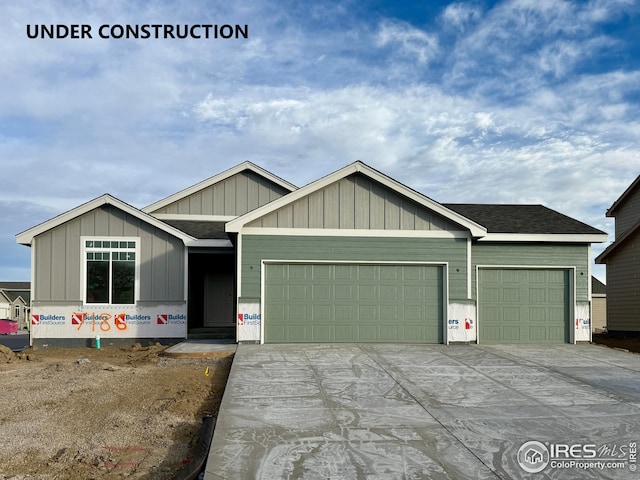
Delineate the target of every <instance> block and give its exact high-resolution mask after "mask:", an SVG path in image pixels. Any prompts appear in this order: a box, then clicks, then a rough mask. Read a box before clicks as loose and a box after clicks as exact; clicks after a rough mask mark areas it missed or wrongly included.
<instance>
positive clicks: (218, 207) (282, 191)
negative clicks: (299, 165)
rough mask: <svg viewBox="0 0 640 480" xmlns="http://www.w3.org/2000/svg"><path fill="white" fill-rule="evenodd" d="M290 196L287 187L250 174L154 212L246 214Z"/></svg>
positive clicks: (237, 175) (229, 179) (223, 181)
mask: <svg viewBox="0 0 640 480" xmlns="http://www.w3.org/2000/svg"><path fill="white" fill-rule="evenodd" d="M287 193H289V190H287V189H286V188H284V187H281V186H280V185H278V184H277V183H274V182H272V181H271V180H267V179H266V178H264V177H261V176H260V175H257V174H255V173H253V172H251V171H244V172H240V173H237V174H235V175H232V176H231V177H229V178H226V179H224V180H222V181H220V182H218V183H215V184H213V185H210V186H208V187H205V188H203V189H202V190H200V191H198V192H195V193H192V194H191V195H188V196H186V197H184V198H182V199H180V200H176V201H175V202H173V203H171V204H169V205H167V206H165V207H162V208H159V209H157V210H155V211H153V213H167V214H184V215H233V216H238V215H243V214H245V213H247V212H249V211H251V210H254V209H256V208H258V207H260V206H262V205H264V204H265V203H269V202H271V201H273V200H275V199H277V198H280V197H282V196H283V195H286V194H287Z"/></svg>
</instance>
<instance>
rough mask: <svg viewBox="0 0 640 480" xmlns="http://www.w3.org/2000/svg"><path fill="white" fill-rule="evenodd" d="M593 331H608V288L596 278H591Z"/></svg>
mask: <svg viewBox="0 0 640 480" xmlns="http://www.w3.org/2000/svg"><path fill="white" fill-rule="evenodd" d="M591 331H592V332H593V333H602V332H606V331H607V286H606V285H605V284H604V283H602V282H601V281H600V280H598V279H597V278H596V277H592V278H591Z"/></svg>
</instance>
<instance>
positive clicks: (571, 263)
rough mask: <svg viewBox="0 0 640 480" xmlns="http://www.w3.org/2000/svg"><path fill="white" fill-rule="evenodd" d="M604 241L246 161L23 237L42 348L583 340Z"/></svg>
mask: <svg viewBox="0 0 640 480" xmlns="http://www.w3.org/2000/svg"><path fill="white" fill-rule="evenodd" d="M606 238H607V236H606V234H605V233H604V232H602V231H600V230H597V229H595V228H593V227H590V226H588V225H586V224H584V223H582V222H579V221H577V220H574V219H572V218H569V217H567V216H565V215H562V214H560V213H558V212H555V211H553V210H550V209H548V208H546V207H544V206H542V205H475V204H440V203H438V202H436V201H434V200H432V199H430V198H428V197H426V196H424V195H422V194H420V193H418V192H416V191H415V190H412V189H410V188H408V187H407V186H405V185H403V184H401V183H399V182H397V181H396V180H394V179H392V178H390V177H388V176H386V175H384V174H382V173H380V172H379V171H377V170H375V169H373V168H371V167H369V166H367V165H365V164H364V163H362V162H355V163H353V164H350V165H347V166H346V167H344V168H342V169H340V170H338V171H336V172H333V173H331V174H329V175H327V176H325V177H323V178H321V179H319V180H316V181H315V182H312V183H310V184H308V185H306V186H304V187H302V188H299V189H298V188H296V187H295V186H294V185H292V184H290V183H288V182H286V181H285V180H282V179H281V178H279V177H277V176H275V175H273V174H271V173H269V172H267V171H266V170H263V169H262V168H260V167H257V166H256V165H253V164H252V163H249V162H245V163H242V164H240V165H238V166H236V167H233V168H231V169H229V170H227V171H225V172H223V173H221V174H219V175H216V176H214V177H211V178H209V179H207V180H205V181H203V182H201V183H199V184H197V185H194V186H192V187H189V188H187V189H185V190H182V191H180V192H178V193H176V194H174V195H171V196H169V197H167V198H165V199H163V200H160V201H158V202H156V203H154V204H152V205H149V206H148V207H146V208H143V209H137V208H134V207H132V206H131V205H128V204H126V203H124V202H122V201H120V200H118V199H116V198H114V197H112V196H110V195H103V196H101V197H98V198H96V199H94V200H91V201H90V202H87V203H85V204H83V205H80V206H78V207H76V208H74V209H72V210H70V211H68V212H65V213H63V214H61V215H59V216H57V217H55V218H52V219H51V220H49V221H47V222H44V223H42V224H40V225H37V226H35V227H33V228H31V229H29V230H27V231H25V232H22V233H20V234H18V235H17V241H18V242H19V243H21V244H24V245H29V246H30V247H31V249H32V266H33V267H32V268H33V272H32V275H33V281H32V285H33V289H32V298H33V301H32V308H33V311H32V316H31V319H32V320H31V322H32V339H33V342H34V345H36V346H37V345H38V344H42V343H46V344H49V345H55V344H62V345H73V344H75V345H86V344H88V343H89V342H90V341H91V339H92V338H93V337H94V336H96V335H100V336H102V337H107V338H109V339H113V340H116V339H125V340H126V339H137V340H144V339H157V338H164V339H179V338H185V337H187V336H188V335H189V334H190V333H193V332H202V331H209V332H216V331H218V332H220V331H222V330H224V329H227V330H229V329H230V330H231V331H232V333H233V335H234V336H235V338H236V339H237V340H238V341H249V342H267V343H274V342H398V343H450V342H479V343H530V342H533V343H567V342H568V343H574V342H576V341H588V340H590V332H591V327H590V322H589V311H590V302H591V295H590V293H591V292H590V285H589V281H590V278H591V267H590V260H589V259H590V251H591V243H593V242H604V241H606ZM574 319H575V321H574Z"/></svg>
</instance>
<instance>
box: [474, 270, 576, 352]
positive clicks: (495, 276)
mask: <svg viewBox="0 0 640 480" xmlns="http://www.w3.org/2000/svg"><path fill="white" fill-rule="evenodd" d="M478 282H479V283H478V293H479V299H478V304H479V314H478V324H479V329H480V331H479V337H480V338H479V342H480V343H566V342H569V341H570V339H569V325H570V319H569V313H570V309H569V301H570V294H569V272H568V271H567V270H551V269H549V270H545V269H493V268H481V269H479V273H478Z"/></svg>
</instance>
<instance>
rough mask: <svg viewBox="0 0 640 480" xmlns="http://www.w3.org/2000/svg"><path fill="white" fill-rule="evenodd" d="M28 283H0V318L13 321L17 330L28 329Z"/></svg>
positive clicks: (29, 292) (29, 294) (29, 295)
mask: <svg viewBox="0 0 640 480" xmlns="http://www.w3.org/2000/svg"><path fill="white" fill-rule="evenodd" d="M30 300H31V291H30V284H29V282H0V318H2V319H9V320H15V321H16V322H18V328H20V329H25V328H28V325H29V322H28V321H27V319H28V313H29V302H30Z"/></svg>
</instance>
